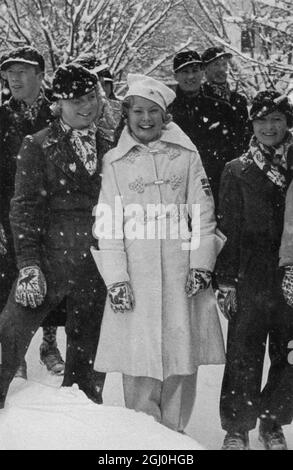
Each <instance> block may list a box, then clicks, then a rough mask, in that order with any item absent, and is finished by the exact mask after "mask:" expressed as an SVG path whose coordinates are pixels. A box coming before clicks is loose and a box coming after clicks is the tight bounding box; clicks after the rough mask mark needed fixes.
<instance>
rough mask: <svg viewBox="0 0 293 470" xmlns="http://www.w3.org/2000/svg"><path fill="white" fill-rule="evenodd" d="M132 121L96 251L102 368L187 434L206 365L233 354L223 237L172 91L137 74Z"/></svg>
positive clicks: (103, 197) (130, 96)
mask: <svg viewBox="0 0 293 470" xmlns="http://www.w3.org/2000/svg"><path fill="white" fill-rule="evenodd" d="M128 85H129V91H128V93H127V94H126V97H125V100H124V105H123V106H124V111H125V114H126V120H127V125H126V126H125V129H124V130H123V132H122V134H121V137H120V140H119V142H118V145H117V147H116V148H115V149H113V150H111V151H110V152H108V153H107V154H106V156H105V157H104V163H103V169H102V174H103V178H102V189H101V194H100V198H99V203H98V205H97V207H96V209H95V210H96V224H95V227H94V233H95V235H96V237H98V238H99V251H97V250H92V253H93V256H94V258H95V261H96V263H97V266H98V269H99V271H100V273H101V275H102V277H103V278H104V281H105V283H106V285H107V288H108V294H109V295H108V301H107V304H106V307H105V313H104V319H103V324H102V330H101V336H100V343H99V348H98V351H97V357H96V363H95V367H97V369H98V370H100V371H101V370H102V371H105V372H111V371H118V372H122V374H123V387H124V396H125V403H126V406H127V407H129V408H132V409H135V410H137V411H144V412H146V413H148V414H150V415H152V416H154V418H155V419H156V420H157V421H159V422H161V423H162V424H164V425H166V426H168V427H170V428H171V429H174V430H177V431H183V429H184V428H185V426H186V425H187V423H188V420H189V418H190V415H191V412H192V408H193V404H194V399H195V394H196V375H197V368H198V366H199V365H200V364H209V363H213V364H217V363H222V362H223V361H224V348H223V339H222V333H221V328H220V324H219V320H218V316H217V309H216V300H215V297H214V294H213V291H212V287H211V286H210V283H211V273H212V271H213V269H214V265H215V261H216V257H217V255H218V253H219V252H220V250H221V248H222V246H223V244H224V236H223V235H222V234H221V233H220V232H218V231H217V229H216V222H215V216H214V201H213V197H212V194H211V190H210V187H209V184H208V180H207V177H206V174H205V172H204V169H203V166H202V163H201V159H200V157H199V154H198V152H197V150H196V148H195V146H194V145H193V144H192V142H191V141H190V139H189V138H188V137H187V136H186V135H185V134H184V133H183V132H182V131H181V130H180V128H179V127H178V126H177V125H176V124H174V123H172V122H169V123H167V121H168V118H167V114H166V109H167V106H168V105H169V104H170V103H171V102H172V101H173V99H174V97H175V94H174V92H173V91H172V90H170V89H169V88H168V87H166V86H165V85H164V84H162V83H160V82H158V81H157V80H155V79H153V78H150V77H146V76H143V75H137V74H129V76H128Z"/></svg>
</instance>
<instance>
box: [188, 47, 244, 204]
mask: <svg viewBox="0 0 293 470" xmlns="http://www.w3.org/2000/svg"><path fill="white" fill-rule="evenodd" d="M231 58H232V54H230V53H229V52H226V51H225V50H224V49H223V48H222V47H210V48H208V49H207V50H206V51H205V52H204V53H203V54H202V63H203V68H204V73H205V78H206V81H205V82H204V83H203V84H202V95H203V98H202V106H201V108H200V115H201V120H202V125H201V127H200V131H199V133H200V135H199V138H198V141H197V142H196V145H197V147H198V150H199V153H200V156H201V158H202V162H203V165H204V168H205V171H206V173H207V175H208V178H209V181H210V184H211V188H212V191H213V195H214V198H215V203H216V208H217V207H218V195H219V185H220V179H221V174H222V172H223V169H224V166H225V164H226V162H229V161H231V160H233V159H234V158H237V157H240V156H241V155H242V153H243V152H244V151H246V150H247V148H248V144H249V139H250V136H251V131H250V130H249V128H248V126H247V119H248V110H247V101H246V98H245V97H244V96H243V95H241V94H239V93H237V91H232V90H231V89H230V85H229V83H228V81H227V77H228V67H229V61H230V59H231Z"/></svg>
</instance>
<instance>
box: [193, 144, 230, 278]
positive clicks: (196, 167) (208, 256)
mask: <svg viewBox="0 0 293 470" xmlns="http://www.w3.org/2000/svg"><path fill="white" fill-rule="evenodd" d="M187 204H188V213H189V216H190V218H191V227H192V238H191V244H190V268H202V269H208V270H209V271H213V270H214V267H215V263H216V259H217V256H218V254H219V253H220V251H221V249H222V248H223V246H224V244H225V241H226V237H225V236H224V234H223V233H222V232H221V231H220V230H219V229H217V226H216V218H215V204H214V198H213V196H212V191H211V188H210V185H209V181H208V178H207V175H206V173H205V171H204V168H203V165H202V162H201V159H200V156H199V154H198V153H197V152H191V154H190V166H189V175H188V186H187Z"/></svg>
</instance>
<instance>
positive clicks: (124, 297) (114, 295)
mask: <svg viewBox="0 0 293 470" xmlns="http://www.w3.org/2000/svg"><path fill="white" fill-rule="evenodd" d="M108 294H109V297H110V302H111V308H112V310H113V311H114V313H117V312H121V313H124V312H125V311H126V310H132V309H133V308H134V304H135V302H134V295H133V292H132V288H131V285H130V283H129V282H127V281H124V282H116V283H115V284H111V285H110V286H109V287H108Z"/></svg>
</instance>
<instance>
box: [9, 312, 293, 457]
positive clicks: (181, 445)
mask: <svg viewBox="0 0 293 470" xmlns="http://www.w3.org/2000/svg"><path fill="white" fill-rule="evenodd" d="M222 326H223V331H224V333H226V322H225V321H223V323H222ZM40 341H41V331H38V332H37V334H36V335H35V337H34V339H33V341H32V344H31V346H30V348H29V351H28V354H27V362H28V376H29V380H28V381H27V382H26V381H24V380H22V379H15V380H14V381H13V382H12V384H11V387H10V391H9V395H8V399H7V406H6V408H5V409H4V410H2V411H0V450H2V449H6V450H28V449H63V450H70V449H76V450H77V449H82V450H85V449H96V450H99V449H106V450H114V449H115V450H121V449H132V450H137V449H140V450H142V449H143V450H146V449H164V450H165V449H169V450H174V449H182V450H183V449H185V450H188V449H190V450H197V449H200V448H204V449H210V450H216V449H219V448H220V447H221V444H222V441H223V437H224V432H223V431H222V430H221V426H220V421H219V414H218V403H219V394H220V386H221V380H222V374H223V366H204V367H201V368H200V372H199V377H198V393H197V401H196V405H195V408H194V410H193V415H192V417H191V420H190V423H189V425H188V427H187V429H186V432H187V434H188V436H190V437H188V436H183V435H180V434H178V433H175V432H173V431H170V430H169V429H167V428H165V427H164V426H161V425H160V424H157V423H155V422H154V420H153V419H152V418H151V417H149V416H146V415H144V414H142V413H135V412H134V411H131V410H127V409H125V408H124V401H123V394H122V385H121V377H120V375H119V374H108V376H107V379H106V383H105V389H104V405H105V406H97V405H95V404H93V403H92V402H90V401H89V400H88V399H87V397H86V396H85V395H84V394H83V393H82V392H81V391H79V390H78V389H76V388H74V387H73V388H65V389H64V388H59V385H60V383H61V380H62V379H61V378H60V377H55V376H52V375H50V374H48V373H47V371H46V369H45V367H44V366H42V365H41V364H40V363H39V354H38V346H39V344H40ZM58 343H59V347H60V349H61V351H62V352H63V353H64V349H65V334H64V329H63V328H59V329H58ZM284 432H285V435H286V437H287V441H288V447H289V449H292V450H293V425H290V426H286V427H284ZM250 441H251V447H252V448H253V449H257V450H262V446H261V444H260V443H259V442H258V440H257V431H256V430H255V431H253V432H251V433H250ZM198 443H200V444H198Z"/></svg>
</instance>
